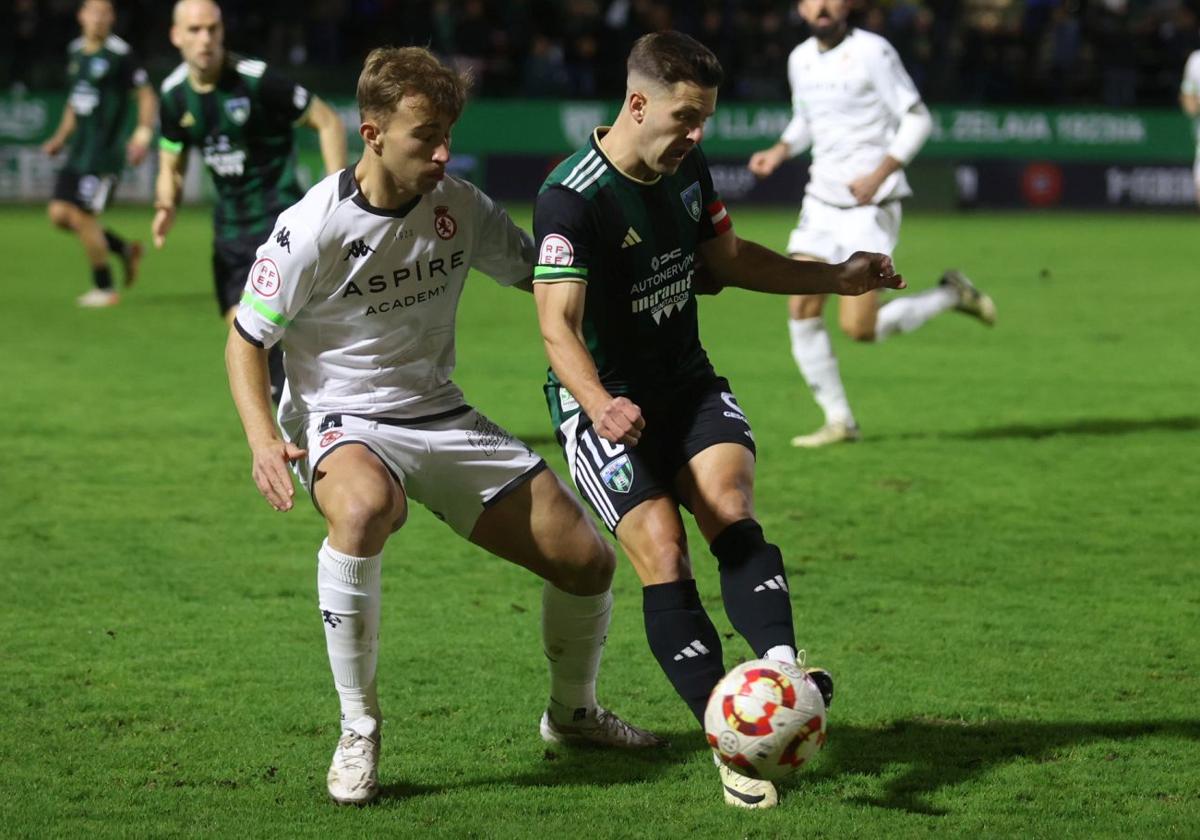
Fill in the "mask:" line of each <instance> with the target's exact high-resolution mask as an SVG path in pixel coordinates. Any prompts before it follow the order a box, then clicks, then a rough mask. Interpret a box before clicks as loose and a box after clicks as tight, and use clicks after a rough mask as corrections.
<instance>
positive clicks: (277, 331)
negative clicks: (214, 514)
mask: <svg viewBox="0 0 1200 840" xmlns="http://www.w3.org/2000/svg"><path fill="white" fill-rule="evenodd" d="M318 267H319V260H318V250H317V245H316V241H315V239H314V238H313V236H312V234H311V232H310V231H309V230H308V229H307V227H306V226H305V225H304V224H303V222H301V221H300V219H299V218H298V212H296V208H289V209H288V210H285V211H284V212H283V213H281V214H280V216H279V218H278V219H277V220H276V222H275V229H274V230H273V231H271V236H270V238H268V239H267V241H266V242H264V243H263V244H262V245H260V246H259V248H258V259H257V260H256V261H255V263H254V265H253V267H252V268H251V269H250V275H249V277H247V278H246V291H245V293H244V294H243V295H242V302H241V303H240V304H239V306H238V310H237V314H236V316H235V317H234V319H233V324H232V326H231V327H230V330H229V337H228V339H227V340H226V342H225V370H226V373H227V374H228V376H229V391H230V393H231V394H232V395H233V403H234V405H235V406H236V407H237V412H238V417H239V418H241V421H242V429H243V430H244V431H245V433H246V443H247V444H248V445H249V447H250V455H251V461H252V468H251V474H252V475H253V477H254V484H255V485H256V486H257V487H258V492H260V493H261V494H262V495H263V498H265V499H266V500H267V501H268V502H269V503H270V505H271V507H273V508H275V509H276V510H280V511H285V510H290V509H291V507H292V498H293V495H294V490H293V487H292V477H291V474H290V472H289V471H288V465H289V464H290V463H291V462H292V461H295V460H297V459H299V458H303V457H305V456H306V455H307V452H306V450H303V449H301V448H300V447H298V446H296V445H295V444H294V443H292V442H290V441H286V440H284V439H283V438H282V436H281V435H280V434H279V429H278V427H277V426H276V425H275V418H274V416H273V413H272V411H271V386H270V377H269V374H268V372H267V351H268V350H269V349H270V348H271V347H272V346H274V345H275V344H276V343H277V342H279V341H280V339H282V338H283V335H284V333H285V332H286V331H287V328H288V326H289V325H290V324H291V323H292V321H293V319H295V317H296V315H297V314H298V313H299V312H300V310H302V309H303V308H304V306H305V304H307V302H308V300H309V298H310V297H311V295H312V290H313V286H314V284H315V283H316V277H317V272H318Z"/></svg>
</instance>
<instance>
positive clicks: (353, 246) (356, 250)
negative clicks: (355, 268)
mask: <svg viewBox="0 0 1200 840" xmlns="http://www.w3.org/2000/svg"><path fill="white" fill-rule="evenodd" d="M374 253H375V249H374V248H372V247H371V246H370V245H368V244H367V243H366V242H364V241H363V240H361V239H356V240H354V242H352V243H350V250H349V251H347V252H346V256H344V257H342V262H345V261H346V260H348V259H350V258H351V257H354V258H355V259H358V258H359V257H365V256H366V255H367V254H374Z"/></svg>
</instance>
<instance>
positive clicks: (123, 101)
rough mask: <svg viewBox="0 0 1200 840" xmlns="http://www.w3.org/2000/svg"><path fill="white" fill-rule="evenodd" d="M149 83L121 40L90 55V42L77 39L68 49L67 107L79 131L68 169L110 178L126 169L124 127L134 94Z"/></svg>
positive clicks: (73, 139)
mask: <svg viewBox="0 0 1200 840" xmlns="http://www.w3.org/2000/svg"><path fill="white" fill-rule="evenodd" d="M148 83H149V78H148V77H147V76H146V71H145V70H143V69H142V68H141V67H140V66H139V65H138V63H137V61H136V59H135V58H134V57H133V54H132V52H130V49H129V44H127V43H125V42H124V41H122V40H121V39H120V38H118V37H117V36H116V35H109V36H108V37H107V38H105V39H104V44H103V46H101V47H100V49H98V50H96V51H95V52H87V42H86V41H84V39H83V38H76V39H75V40H74V41H72V42H71V44H70V46H68V47H67V84H68V85H69V86H70V93H69V94H68V96H67V104H68V105H69V106H70V107H71V110H72V111H74V112H75V131H74V133H73V134H72V135H71V145H70V150H69V152H68V156H67V166H68V167H69V168H70V169H73V170H75V171H76V172H80V173H85V174H88V173H90V174H95V175H111V174H115V173H118V172H120V171H121V169H122V168H123V167H124V165H125V144H124V142H123V140H124V134H125V123H126V121H127V120H128V118H129V104H130V96H129V92H130V90H132V89H134V88H138V87H141V86H142V85H145V84H148Z"/></svg>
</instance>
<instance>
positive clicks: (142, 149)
mask: <svg viewBox="0 0 1200 840" xmlns="http://www.w3.org/2000/svg"><path fill="white" fill-rule="evenodd" d="M149 153H150V144H149V143H140V142H138V141H137V140H130V141H129V142H128V143H127V144H126V145H125V159H126V160H128V161H129V165H130V166H138V165H139V164H140V163H141V162H142V161H144V160H145V159H146V155H147V154H149Z"/></svg>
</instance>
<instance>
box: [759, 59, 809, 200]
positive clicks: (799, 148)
mask: <svg viewBox="0 0 1200 840" xmlns="http://www.w3.org/2000/svg"><path fill="white" fill-rule="evenodd" d="M797 49H798V48H797ZM798 61H799V55H798V53H797V52H796V50H793V51H792V54H791V55H790V56H788V82H789V83H790V84H791V86H792V118H791V119H790V120H789V121H788V124H787V127H786V128H784V130H783V134H781V135H780V136H779V140H778V142H776V143H775V145H774V146H771V147H770V148H769V149H763V150H762V151H758V152H755V153H754V154H752V155H751V156H750V163H749V164H747V166H746V168H747V169H749V170H750V171H751V172H753V173H754V174H755V175H757V176H758V177H759V178H766V177H767V176H768V175H770V174H771V173H772V172H774V171H775V170H776V169H778V168H779V167H780V166H782V165H783V162H784V161H786V160H787V159H788V158H794V157H795V156H796V155H798V154H800V153H801V152H803V151H804V150H805V149H807V148H808V147H809V146H811V145H812V141H813V137H812V128H811V127H810V126H809V121H808V115H807V114H806V113H805V110H804V101H803V100H802V99H801V98H800V95H799V86H798V85H797V83H796V74H797V73H798V72H799V70H798V69H797V62H798Z"/></svg>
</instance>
